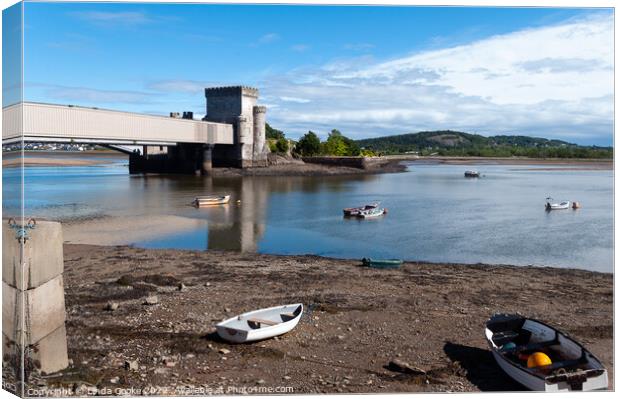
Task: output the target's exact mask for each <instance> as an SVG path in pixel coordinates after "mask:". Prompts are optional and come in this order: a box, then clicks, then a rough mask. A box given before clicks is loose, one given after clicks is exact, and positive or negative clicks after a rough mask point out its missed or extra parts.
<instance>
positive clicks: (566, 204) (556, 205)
mask: <svg viewBox="0 0 620 399" xmlns="http://www.w3.org/2000/svg"><path fill="white" fill-rule="evenodd" d="M568 208H570V201H560V202H553V198H551V197H547V202H546V203H545V209H546V210H548V211H553V210H558V209H568Z"/></svg>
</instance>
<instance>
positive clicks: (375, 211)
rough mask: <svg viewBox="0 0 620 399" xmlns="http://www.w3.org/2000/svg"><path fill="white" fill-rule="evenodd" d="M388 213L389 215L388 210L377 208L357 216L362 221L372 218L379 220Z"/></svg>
mask: <svg viewBox="0 0 620 399" xmlns="http://www.w3.org/2000/svg"><path fill="white" fill-rule="evenodd" d="M386 213H387V209H386V208H379V207H377V208H372V209H364V210H362V211H360V213H359V214H358V215H357V216H358V217H360V218H362V219H370V218H377V217H379V216H383V215H385V214H386Z"/></svg>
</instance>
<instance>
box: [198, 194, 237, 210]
mask: <svg viewBox="0 0 620 399" xmlns="http://www.w3.org/2000/svg"><path fill="white" fill-rule="evenodd" d="M229 200H230V195H222V196H218V195H210V196H206V197H196V198H195V199H194V202H193V204H194V206H196V207H198V208H200V207H203V206H210V205H222V204H227V203H228V201H229Z"/></svg>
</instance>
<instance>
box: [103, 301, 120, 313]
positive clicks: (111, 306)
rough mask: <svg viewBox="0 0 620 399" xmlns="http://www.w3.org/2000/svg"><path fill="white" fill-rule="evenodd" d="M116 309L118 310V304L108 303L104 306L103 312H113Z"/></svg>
mask: <svg viewBox="0 0 620 399" xmlns="http://www.w3.org/2000/svg"><path fill="white" fill-rule="evenodd" d="M116 309H118V303H117V302H108V303H107V305H105V310H109V311H111V312H113V311H115V310H116Z"/></svg>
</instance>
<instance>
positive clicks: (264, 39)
mask: <svg viewBox="0 0 620 399" xmlns="http://www.w3.org/2000/svg"><path fill="white" fill-rule="evenodd" d="M279 39H280V35H278V34H277V33H266V34H264V35H262V36H261V37H260V38H259V39H258V44H268V43H272V42H275V41H276V40H279Z"/></svg>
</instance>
